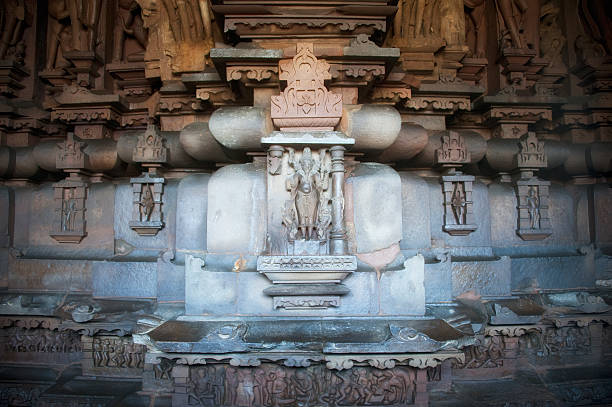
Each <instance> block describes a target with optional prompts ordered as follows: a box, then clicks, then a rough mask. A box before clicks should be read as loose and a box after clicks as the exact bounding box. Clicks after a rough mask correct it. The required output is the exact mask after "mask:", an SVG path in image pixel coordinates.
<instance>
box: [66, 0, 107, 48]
mask: <svg viewBox="0 0 612 407" xmlns="http://www.w3.org/2000/svg"><path fill="white" fill-rule="evenodd" d="M67 4H68V12H69V15H70V28H71V30H72V49H73V50H75V51H95V48H96V46H97V43H96V41H97V40H98V26H99V24H100V17H101V14H102V0H67Z"/></svg>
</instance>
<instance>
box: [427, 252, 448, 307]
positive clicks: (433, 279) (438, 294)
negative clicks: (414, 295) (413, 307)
mask: <svg viewBox="0 0 612 407" xmlns="http://www.w3.org/2000/svg"><path fill="white" fill-rule="evenodd" d="M424 284H425V302H426V303H428V304H430V303H435V302H445V301H451V300H452V299H453V291H452V290H453V279H452V269H451V262H450V256H447V259H446V261H441V262H439V263H431V264H425V277H424Z"/></svg>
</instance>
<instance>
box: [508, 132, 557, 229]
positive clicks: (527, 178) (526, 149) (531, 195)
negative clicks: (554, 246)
mask: <svg viewBox="0 0 612 407" xmlns="http://www.w3.org/2000/svg"><path fill="white" fill-rule="evenodd" d="M515 160H516V165H517V169H518V171H519V173H518V178H517V180H516V183H515V188H516V198H517V209H518V229H517V230H516V233H517V234H518V235H519V236H520V237H521V239H523V240H542V239H545V238H546V237H547V236H549V235H550V234H551V233H552V226H551V222H550V214H549V199H550V194H549V187H550V182H549V181H542V180H540V179H538V177H537V176H536V175H535V174H534V170H536V169H538V168H546V165H547V159H546V153H545V152H544V142H543V141H540V140H538V138H537V137H536V135H535V133H533V132H529V133H527V134H526V135H524V136H523V137H521V139H520V142H519V153H518V154H517V155H516V157H515Z"/></svg>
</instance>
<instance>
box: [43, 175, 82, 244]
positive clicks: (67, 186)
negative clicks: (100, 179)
mask: <svg viewBox="0 0 612 407" xmlns="http://www.w3.org/2000/svg"><path fill="white" fill-rule="evenodd" d="M53 189H54V198H55V218H54V222H53V228H52V231H51V234H50V236H51V237H52V238H53V239H55V240H57V241H58V242H59V243H79V242H80V241H81V240H82V239H83V238H84V237H85V236H87V232H86V231H85V200H86V199H87V183H86V182H84V181H82V180H81V179H79V178H78V177H76V176H73V175H71V176H70V177H68V178H66V179H65V180H63V181H60V182H58V183H56V184H53Z"/></svg>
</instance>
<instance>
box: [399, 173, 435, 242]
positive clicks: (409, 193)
mask: <svg viewBox="0 0 612 407" xmlns="http://www.w3.org/2000/svg"><path fill="white" fill-rule="evenodd" d="M399 175H400V178H401V180H402V240H401V241H400V248H402V249H419V248H426V247H430V246H431V227H430V221H429V207H430V204H429V187H428V184H427V182H426V181H425V180H423V179H422V178H421V177H419V176H418V175H416V174H414V173H409V172H400V173H399Z"/></svg>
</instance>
